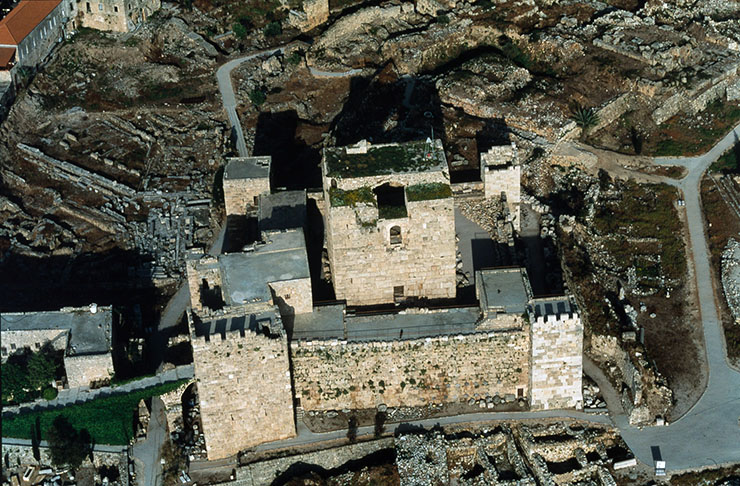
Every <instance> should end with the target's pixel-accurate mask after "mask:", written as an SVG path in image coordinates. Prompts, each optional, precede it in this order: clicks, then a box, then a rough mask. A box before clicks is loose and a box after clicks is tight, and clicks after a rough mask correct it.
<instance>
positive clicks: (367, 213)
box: [322, 140, 456, 305]
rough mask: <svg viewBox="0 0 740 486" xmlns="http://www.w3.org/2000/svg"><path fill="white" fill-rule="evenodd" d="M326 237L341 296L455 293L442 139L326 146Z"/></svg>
mask: <svg viewBox="0 0 740 486" xmlns="http://www.w3.org/2000/svg"><path fill="white" fill-rule="evenodd" d="M322 174H323V187H324V199H325V201H326V203H325V211H324V214H325V218H326V222H325V228H326V245H327V249H328V254H329V261H330V264H331V276H332V280H333V284H334V290H335V292H336V295H337V298H338V299H345V300H346V301H347V304H348V305H374V304H385V303H392V302H399V301H404V300H408V299H430V300H431V299H452V298H454V297H455V293H456V277H455V264H456V259H455V251H456V246H455V234H454V227H455V219H454V218H455V216H454V204H453V199H452V191H451V189H450V185H449V183H450V176H449V170H448V167H447V160H446V158H445V155H444V148H443V147H442V142H441V141H439V140H435V141H431V140H428V141H427V142H410V143H404V144H381V145H371V144H370V143H368V142H365V141H363V142H360V143H359V144H357V145H355V146H351V147H342V148H332V149H326V150H325V151H324V157H323V161H322Z"/></svg>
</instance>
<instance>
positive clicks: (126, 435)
mask: <svg viewBox="0 0 740 486" xmlns="http://www.w3.org/2000/svg"><path fill="white" fill-rule="evenodd" d="M186 382H187V380H180V381H176V382H173V383H166V384H164V385H157V386H153V387H150V388H146V389H144V390H138V391H134V392H131V393H125V394H120V395H113V396H110V397H105V398H98V399H95V400H90V401H89V402H85V403H82V404H79V405H69V406H67V407H64V408H60V409H54V410H42V411H39V412H28V413H22V414H18V415H13V416H11V417H3V434H2V435H3V437H14V438H18V439H30V438H31V430H33V428H34V427H35V424H36V418H37V417H38V419H39V420H40V422H41V431H42V432H41V439H42V440H46V433H47V431H48V430H49V428H50V427H51V424H52V422H54V419H55V418H56V417H57V415H64V416H65V417H67V419H69V421H70V422H71V423H72V425H74V427H75V429H77V430H80V429H87V431H88V432H89V433H90V436H91V437H92V439H93V442H94V443H96V444H111V445H126V444H128V442H129V440H130V439H131V438H132V437H133V435H134V413H135V411H136V409H137V407H138V405H139V401H140V400H142V399H144V400H146V399H147V398H151V397H154V396H158V395H162V394H164V393H167V392H170V391H172V390H174V389H176V388H178V387H179V386H180V385H182V384H183V383H186Z"/></svg>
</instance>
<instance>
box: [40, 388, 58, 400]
mask: <svg viewBox="0 0 740 486" xmlns="http://www.w3.org/2000/svg"><path fill="white" fill-rule="evenodd" d="M57 395H59V392H58V391H57V389H56V388H54V387H52V386H48V387H46V388H44V391H43V392H42V393H41V396H42V397H43V398H44V400H54V399H55V398H56V397H57Z"/></svg>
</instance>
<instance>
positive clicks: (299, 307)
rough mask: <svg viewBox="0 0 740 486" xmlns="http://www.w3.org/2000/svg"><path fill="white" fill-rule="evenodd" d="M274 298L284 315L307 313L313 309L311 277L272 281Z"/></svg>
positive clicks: (270, 284) (281, 313)
mask: <svg viewBox="0 0 740 486" xmlns="http://www.w3.org/2000/svg"><path fill="white" fill-rule="evenodd" d="M269 286H270V289H272V292H273V300H274V301H275V304H276V305H277V306H278V309H280V315H281V316H282V317H285V316H292V315H296V314H305V313H310V312H312V311H313V297H312V295H313V294H312V293H311V279H310V278H297V279H293V280H281V281H280V282H270V283H269Z"/></svg>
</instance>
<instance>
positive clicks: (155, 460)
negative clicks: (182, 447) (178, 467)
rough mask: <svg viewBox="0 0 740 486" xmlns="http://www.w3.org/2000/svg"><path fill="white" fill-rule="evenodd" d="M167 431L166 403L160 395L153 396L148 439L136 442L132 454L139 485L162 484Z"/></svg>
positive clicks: (155, 485) (153, 485) (147, 432)
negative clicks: (161, 461) (163, 453)
mask: <svg viewBox="0 0 740 486" xmlns="http://www.w3.org/2000/svg"><path fill="white" fill-rule="evenodd" d="M166 432H167V420H166V419H165V416H164V403H162V400H161V399H160V398H159V397H154V398H152V413H151V418H150V419H149V426H148V427H147V430H146V439H144V440H142V441H141V442H138V443H136V444H134V446H133V447H132V452H131V456H132V457H133V458H134V461H135V462H136V483H137V484H138V485H139V486H158V485H159V484H162V464H161V463H160V458H161V453H162V445H163V444H164V440H165V435H167V434H166Z"/></svg>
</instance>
